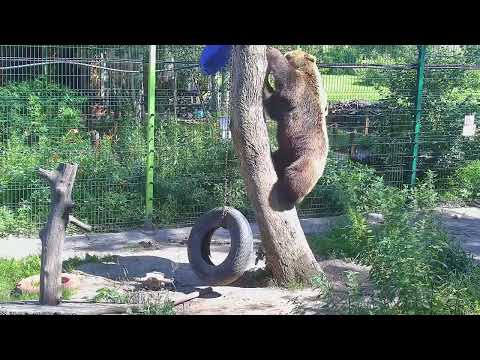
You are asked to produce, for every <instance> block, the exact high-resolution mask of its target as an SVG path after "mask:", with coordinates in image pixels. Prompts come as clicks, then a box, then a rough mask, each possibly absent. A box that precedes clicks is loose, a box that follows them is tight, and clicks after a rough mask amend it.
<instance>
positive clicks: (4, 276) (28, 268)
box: [0, 256, 40, 301]
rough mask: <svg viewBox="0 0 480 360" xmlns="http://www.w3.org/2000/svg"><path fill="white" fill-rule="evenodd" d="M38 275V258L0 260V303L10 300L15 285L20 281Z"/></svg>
mask: <svg viewBox="0 0 480 360" xmlns="http://www.w3.org/2000/svg"><path fill="white" fill-rule="evenodd" d="M39 273H40V257H39V256H29V257H26V258H24V259H21V260H16V259H0V301H10V300H12V291H13V290H14V289H15V285H16V284H17V283H18V282H19V281H20V280H22V279H24V278H27V277H29V276H33V275H35V274H39ZM35 296H36V295H35ZM17 298H18V297H17ZM30 298H31V296H30Z"/></svg>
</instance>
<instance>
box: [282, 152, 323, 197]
mask: <svg viewBox="0 0 480 360" xmlns="http://www.w3.org/2000/svg"><path fill="white" fill-rule="evenodd" d="M323 167H324V166H323ZM323 167H322V166H321V164H319V163H318V161H316V160H315V159H312V158H310V157H302V158H300V159H298V160H297V161H295V162H293V163H292V164H291V165H289V166H288V167H286V168H285V174H284V177H283V181H282V183H283V184H282V185H283V192H284V193H283V195H284V197H285V200H287V201H288V202H290V203H293V204H299V203H300V202H302V201H303V199H304V198H305V197H306V196H307V195H308V194H309V193H310V192H311V191H312V190H313V188H314V187H315V185H316V183H317V181H318V179H319V178H320V176H321V175H322V172H323Z"/></svg>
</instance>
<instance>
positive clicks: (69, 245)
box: [0, 217, 339, 259]
mask: <svg viewBox="0 0 480 360" xmlns="http://www.w3.org/2000/svg"><path fill="white" fill-rule="evenodd" d="M338 220H339V217H324V218H313V219H302V220H300V222H301V225H302V228H303V231H304V232H305V234H307V235H308V234H317V233H324V232H326V231H328V229H330V227H331V226H332V225H333V224H335V222H336V221H338ZM191 229H192V228H191V227H185V228H175V229H160V230H155V231H142V230H132V231H126V232H120V233H101V234H86V235H75V236H67V237H66V239H65V245H64V252H63V255H64V258H65V259H67V258H70V257H72V256H75V255H81V254H82V253H85V252H88V253H90V254H94V253H115V252H117V251H119V250H124V249H129V248H141V247H142V246H141V243H142V242H145V241H153V242H155V243H156V244H158V245H159V246H160V247H161V246H164V245H165V244H172V243H173V244H180V245H182V244H184V243H186V242H187V240H188V236H189V235H190V231H191ZM252 232H253V236H254V241H255V243H257V244H258V243H259V242H260V231H259V229H258V226H257V224H252ZM228 241H229V234H228V231H227V230H225V229H218V230H217V231H215V233H214V235H213V238H212V244H225V243H228ZM41 249H42V246H41V243H40V239H39V238H38V237H22V236H7V237H6V238H0V258H2V257H8V258H16V259H19V258H23V257H25V256H28V255H38V254H40V253H41Z"/></svg>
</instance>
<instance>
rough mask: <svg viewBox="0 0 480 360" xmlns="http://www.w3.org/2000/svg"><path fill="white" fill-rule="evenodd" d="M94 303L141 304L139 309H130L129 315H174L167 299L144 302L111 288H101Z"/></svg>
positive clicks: (172, 307)
mask: <svg viewBox="0 0 480 360" xmlns="http://www.w3.org/2000/svg"><path fill="white" fill-rule="evenodd" d="M92 302H94V303H103V302H107V303H114V304H141V306H140V307H136V308H132V309H130V310H131V311H130V312H129V314H131V315H175V307H174V302H173V301H171V300H169V299H163V300H161V301H157V300H146V299H143V298H142V296H137V297H135V296H134V294H132V293H125V292H123V291H118V290H117V289H112V288H101V289H98V290H97V295H95V297H94V298H93V299H92Z"/></svg>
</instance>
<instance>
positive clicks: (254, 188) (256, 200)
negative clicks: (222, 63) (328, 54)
mask: <svg viewBox="0 0 480 360" xmlns="http://www.w3.org/2000/svg"><path fill="white" fill-rule="evenodd" d="M265 51H266V47H265V46H263V45H239V46H234V48H233V53H232V77H231V95H230V106H231V109H230V112H231V120H232V121H231V131H232V138H233V143H234V146H235V151H236V154H237V156H238V157H239V159H240V171H241V174H242V176H243V177H244V179H245V182H246V186H247V193H248V197H249V199H250V202H251V203H252V205H253V207H254V209H255V213H256V217H257V222H258V225H259V228H260V233H261V236H262V243H263V247H264V250H265V257H266V262H267V267H268V268H269V270H270V271H271V272H272V275H273V277H274V279H275V280H276V281H277V282H278V283H280V284H287V283H289V282H292V281H301V282H308V281H310V280H311V278H312V276H314V275H316V274H319V273H321V271H322V270H321V269H320V266H319V265H318V263H317V261H316V260H315V257H314V256H313V253H312V251H311V250H310V248H309V246H308V243H307V240H306V238H305V234H304V233H303V230H302V228H301V225H300V220H299V219H298V216H297V211H296V209H295V208H293V209H292V210H288V211H276V210H274V209H273V208H272V207H271V205H270V201H269V197H270V194H271V192H272V190H273V188H274V184H275V183H276V182H277V180H278V179H277V174H276V172H275V170H274V167H273V163H272V160H271V155H270V146H269V143H268V132H267V126H266V123H265V121H264V119H263V104H262V88H263V84H264V79H265V75H266V69H267V60H266V53H265ZM278 195H279V194H276V193H272V197H273V198H278Z"/></svg>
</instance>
